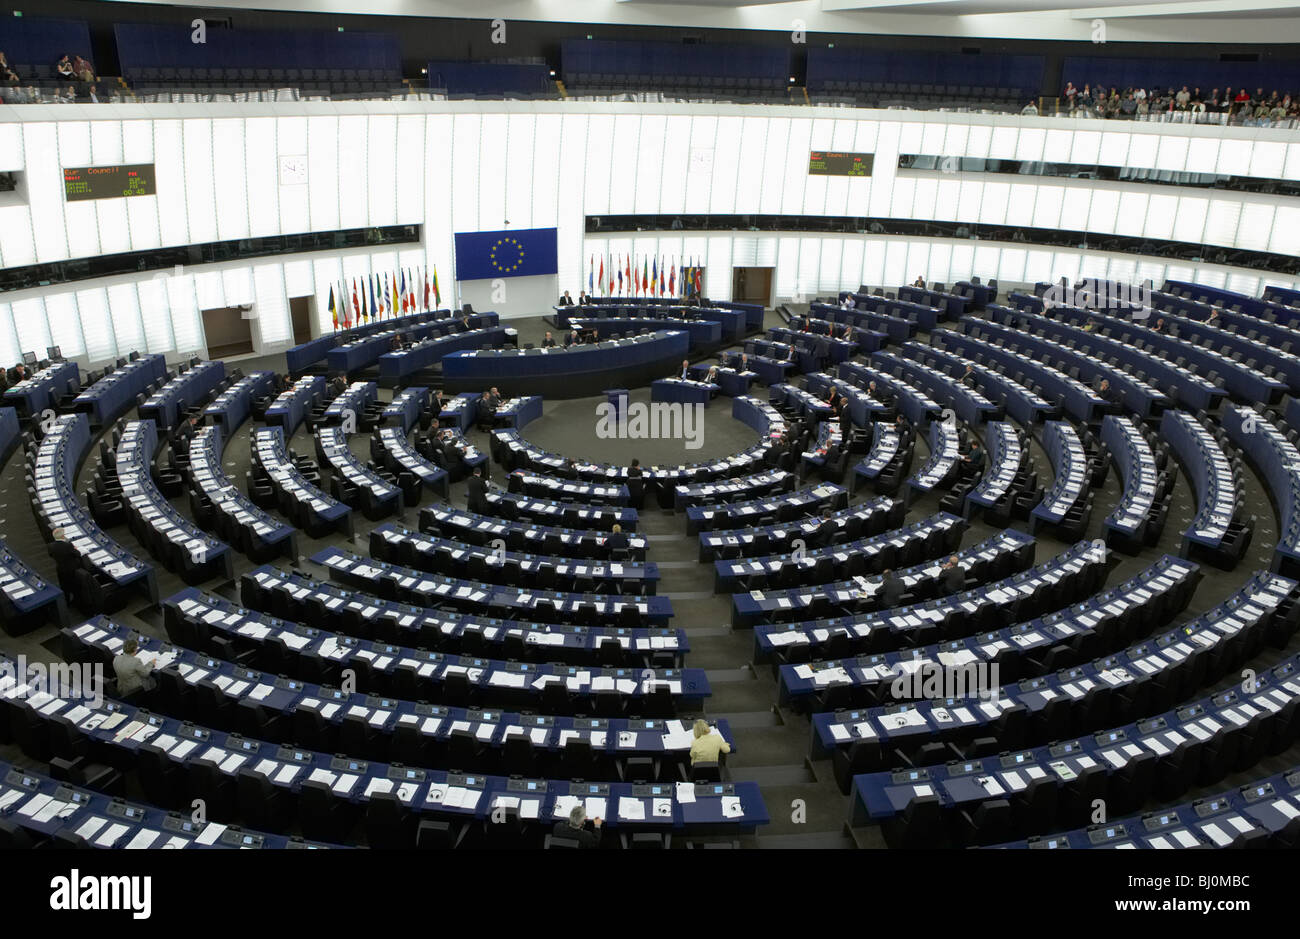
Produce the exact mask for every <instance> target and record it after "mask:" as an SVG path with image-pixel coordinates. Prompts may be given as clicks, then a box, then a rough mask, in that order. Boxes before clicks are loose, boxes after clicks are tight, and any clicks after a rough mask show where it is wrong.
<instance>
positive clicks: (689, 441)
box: [0, 0, 1300, 873]
mask: <svg viewBox="0 0 1300 939" xmlns="http://www.w3.org/2000/svg"><path fill="white" fill-rule="evenodd" d="M446 6H447V7H448V12H446V13H445V16H444V17H443V18H438V19H435V18H433V17H429V16H417V15H412V14H409V13H407V12H405V11H404V10H403V8H402V5H401V4H400V3H393V4H381V5H380V6H379V7H378V8H376V9H374V10H367V11H365V12H364V13H362V12H358V13H356V14H346V15H341V14H338V13H337V11H333V10H326V9H324V8H323V7H322V9H321V10H320V11H314V10H313V9H312V4H306V5H305V7H304V8H303V9H299V10H296V11H292V12H288V11H286V12H276V11H269V10H252V9H246V8H244V7H242V6H240V5H238V4H232V5H228V6H225V5H215V6H213V5H208V6H203V5H199V4H187V3H177V4H173V5H167V6H164V5H141V4H125V3H85V2H70V0H69V2H64V0H60V2H54V3H51V4H50V5H49V7H48V9H42V10H41V11H39V12H38V11H35V10H33V11H29V13H28V15H20V14H19V13H18V12H15V14H14V16H12V17H6V18H3V19H0V53H3V55H0V100H2V101H3V103H4V104H5V106H4V107H3V108H0V363H3V366H4V372H3V385H4V390H3V398H2V401H0V626H2V630H0V847H5V848H10V849H28V850H30V849H47V848H55V849H73V848H83V849H84V848H93V849H162V848H170V849H187V848H245V849H248V848H260V849H266V850H269V849H300V850H301V849H316V850H322V849H323V850H325V851H327V852H329V851H335V850H337V849H345V848H370V849H408V848H409V849H414V848H421V849H431V850H474V849H487V848H491V849H501V850H550V851H571V849H589V848H595V849H599V850H606V851H621V850H632V849H649V850H653V851H665V850H670V851H683V850H685V851H690V850H702V849H732V850H740V851H742V852H744V851H753V850H756V849H770V848H778V849H812V850H825V849H854V848H857V849H968V848H980V849H995V850H1000V851H1002V852H1003V853H1002V854H999V855H996V857H998V858H1002V857H1008V858H1010V857H1013V856H1017V857H1025V856H1027V855H1023V854H1016V851H1017V849H1025V850H1040V851H1041V850H1048V851H1053V852H1058V854H1055V855H1054V857H1057V856H1059V852H1060V851H1063V850H1066V849H1070V854H1071V855H1072V856H1073V855H1078V853H1079V852H1080V851H1083V852H1085V853H1087V852H1090V851H1092V852H1093V853H1097V852H1096V851H1095V849H1107V848H1123V849H1137V850H1146V849H1161V848H1172V849H1179V848H1182V849H1190V848H1205V849H1226V848H1243V847H1245V848H1294V847H1296V845H1297V843H1300V637H1298V636H1297V626H1300V449H1298V448H1300V136H1298V135H1297V131H1298V121H1300V110H1297V104H1296V103H1297V102H1300V29H1298V27H1297V21H1296V20H1294V19H1289V20H1288V19H1287V18H1286V17H1285V16H1284V15H1283V13H1282V12H1280V11H1278V10H1271V11H1270V10H1255V11H1253V12H1250V13H1243V14H1242V15H1241V16H1240V17H1239V18H1234V19H1216V18H1215V17H1214V16H1213V15H1212V14H1211V13H1206V12H1205V11H1202V10H1199V9H1192V7H1194V6H1195V7H1198V8H1199V7H1201V6H1205V5H1203V4H1201V5H1190V4H1188V5H1184V4H1168V5H1167V6H1157V7H1156V8H1153V9H1146V8H1144V9H1146V12H1138V13H1118V12H1117V13H1116V15H1115V16H1114V17H1110V18H1107V17H1108V13H1107V11H1108V10H1109V9H1110V7H1108V6H1106V5H1105V4H1103V5H1102V6H1100V7H1098V9H1097V10H1095V11H1092V12H1094V13H1095V14H1096V16H1098V17H1101V18H1102V19H1098V20H1096V21H1095V22H1090V18H1089V17H1084V18H1083V19H1080V18H1079V17H1077V16H1075V17H1071V16H1070V14H1069V11H1067V10H1064V9H1060V10H1058V9H1057V8H1056V7H1054V6H1053V5H1052V4H1050V3H1046V2H1044V3H1036V4H1032V5H1031V6H1033V7H1034V8H1035V9H1038V10H1041V11H1043V12H1042V15H1043V16H1046V17H1049V18H1050V21H1051V23H1052V24H1053V25H1052V30H1053V31H1052V32H1051V33H1050V35H1049V34H1048V33H1043V32H1040V31H1036V30H1038V29H1041V27H1040V26H1034V25H1032V24H1031V23H1030V22H1029V19H1030V18H1028V17H1027V16H1026V15H1025V14H1024V13H1023V12H1022V11H1017V12H1007V11H1006V9H1005V7H1004V6H999V5H998V4H995V3H988V2H985V0H961V2H959V3H955V4H949V5H927V4H919V3H918V4H913V3H902V4H892V5H887V9H882V5H880V4H875V3H870V2H865V0H861V2H860V0H850V2H847V3H842V4H836V5H835V7H836V9H834V10H832V9H830V5H823V4H821V3H818V2H813V3H802V4H798V6H799V7H800V8H801V9H802V8H805V7H806V8H808V11H809V13H808V15H807V16H806V17H805V20H806V22H805V21H804V20H800V21H799V22H798V23H796V25H795V26H794V27H793V28H792V27H791V26H790V24H789V22H788V19H789V11H788V10H785V11H783V10H782V7H789V6H791V5H790V4H758V5H756V6H752V7H744V6H741V5H739V4H732V3H720V4H717V5H709V4H703V5H699V6H698V7H689V6H685V5H679V4H671V3H667V2H664V3H649V4H644V5H641V6H645V7H647V8H649V9H651V10H653V11H654V15H653V16H649V15H644V14H642V13H638V12H636V11H633V10H631V8H632V7H634V6H638V5H636V4H624V3H618V2H600V3H594V4H589V5H584V6H590V7H592V11H591V13H590V16H591V17H592V19H590V20H588V21H584V22H576V23H575V22H566V21H565V17H564V16H561V15H560V13H559V12H558V11H559V8H558V7H556V6H555V5H554V4H552V3H548V2H543V0H537V2H530V3H527V4H523V5H519V6H520V10H525V9H526V10H527V14H528V15H526V16H524V15H520V12H519V11H516V12H515V13H511V14H510V16H512V17H514V18H510V19H508V21H507V20H495V19H492V18H491V10H489V9H487V8H486V7H484V8H483V9H482V10H479V11H477V12H476V11H474V10H472V9H471V8H470V5H468V4H457V3H452V4H447V5H446ZM914 6H915V7H916V8H917V9H915V10H913V9H912V7H914ZM935 6H943V7H945V10H944V11H936V10H935V9H933V7H935ZM1209 6H1211V7H1214V8H1216V9H1217V8H1220V7H1221V8H1223V11H1224V12H1227V5H1226V4H1222V3H1219V2H1218V0H1214V2H1212V3H1210V4H1209ZM1265 6H1271V5H1265ZM824 7H825V8H824ZM948 7H951V8H952V9H948ZM1183 7H1187V9H1183ZM1121 9H1125V10H1127V9H1128V8H1120V7H1116V8H1115V10H1117V11H1118V10H1121ZM746 10H748V11H749V13H748V14H746V13H745V12H744V11H746ZM565 12H566V13H567V14H568V16H569V17H572V15H573V14H572V13H571V12H569V11H565ZM440 15H441V14H440ZM503 15H505V14H503ZM586 15H587V14H586V13H585V12H584V17H585V16H586ZM1275 16H1276V17H1277V18H1274V17H1275ZM472 17H478V18H472ZM859 17H861V19H858V18H859ZM971 19H979V20H981V21H983V20H987V21H988V23H987V25H986V26H985V27H983V28H984V29H985V30H986V33H984V34H981V35H978V36H970V35H967V34H966V33H964V32H962V30H963V26H962V24H963V22H966V21H968V20H971ZM1098 22H1099V23H1102V25H1103V28H1104V29H1108V30H1109V38H1108V39H1107V40H1106V41H1105V42H1100V43H1099V42H1098V41H1097V40H1096V37H1095V32H1096V29H1097V26H1096V23H1098ZM1151 31H1156V32H1159V33H1161V35H1162V39H1161V41H1158V42H1150V41H1147V39H1146V37H1148V36H1149V35H1150V32H1151ZM1044 35H1049V38H1046V39H1044V38H1042V37H1043V36H1044ZM1288 43H1290V44H1288ZM466 49H469V52H468V54H467V53H466ZM1166 89H1167V90H1166ZM1193 89H1194V91H1193ZM1220 89H1227V91H1226V93H1225V92H1223V91H1221V90H1220ZM1257 89H1258V90H1257ZM1292 95H1296V97H1295V98H1293V97H1292ZM1008 852H1010V853H1008ZM30 856H35V855H30ZM565 856H566V857H568V856H570V855H565ZM1050 864H1051V862H1048V866H1049V869H1050ZM74 873H75V872H74Z"/></svg>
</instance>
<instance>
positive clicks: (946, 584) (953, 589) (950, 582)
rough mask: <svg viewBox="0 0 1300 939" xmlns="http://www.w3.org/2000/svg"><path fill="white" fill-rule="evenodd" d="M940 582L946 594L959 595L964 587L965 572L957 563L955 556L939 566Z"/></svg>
mask: <svg viewBox="0 0 1300 939" xmlns="http://www.w3.org/2000/svg"><path fill="white" fill-rule="evenodd" d="M940 569H941V571H942V573H941V574H940V575H939V579H940V582H941V583H942V584H943V589H944V591H945V592H946V593H960V592H961V591H962V590H963V589H964V588H965V586H966V572H965V571H963V570H962V569H961V565H960V564H958V563H957V555H955V554H954V555H952V556H951V557H950V558H948V560H946V561H944V562H943V564H942V565H941V566H940Z"/></svg>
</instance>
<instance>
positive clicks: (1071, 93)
mask: <svg viewBox="0 0 1300 939" xmlns="http://www.w3.org/2000/svg"><path fill="white" fill-rule="evenodd" d="M1063 95H1064V97H1065V104H1066V107H1068V108H1069V109H1070V110H1071V111H1073V110H1074V99H1075V98H1076V97H1078V95H1079V89H1078V88H1075V87H1074V82H1066V83H1065V91H1064V92H1063Z"/></svg>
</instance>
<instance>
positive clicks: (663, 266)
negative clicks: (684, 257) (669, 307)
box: [659, 264, 668, 297]
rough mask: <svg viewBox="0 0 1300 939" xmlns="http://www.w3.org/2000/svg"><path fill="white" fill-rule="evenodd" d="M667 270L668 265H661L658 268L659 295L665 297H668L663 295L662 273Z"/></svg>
mask: <svg viewBox="0 0 1300 939" xmlns="http://www.w3.org/2000/svg"><path fill="white" fill-rule="evenodd" d="M667 269H668V265H666V264H661V265H660V266H659V293H660V294H661V295H662V296H665V297H666V296H668V294H666V293H664V272H665V271H666V270H667Z"/></svg>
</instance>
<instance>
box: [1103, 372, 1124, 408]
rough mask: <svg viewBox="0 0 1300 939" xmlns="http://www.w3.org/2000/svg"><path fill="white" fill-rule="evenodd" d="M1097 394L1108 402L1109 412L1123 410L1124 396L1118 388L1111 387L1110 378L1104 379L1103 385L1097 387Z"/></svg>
mask: <svg viewBox="0 0 1300 939" xmlns="http://www.w3.org/2000/svg"><path fill="white" fill-rule="evenodd" d="M1097 394H1098V396H1099V397H1100V398H1101V399H1102V400H1103V401H1105V402H1106V404H1107V410H1109V411H1121V410H1123V402H1124V396H1123V395H1122V394H1121V393H1120V390H1119V389H1118V388H1116V387H1114V386H1113V385H1111V383H1110V379H1109V378H1103V379H1102V380H1101V384H1100V385H1098V386H1097Z"/></svg>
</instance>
